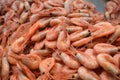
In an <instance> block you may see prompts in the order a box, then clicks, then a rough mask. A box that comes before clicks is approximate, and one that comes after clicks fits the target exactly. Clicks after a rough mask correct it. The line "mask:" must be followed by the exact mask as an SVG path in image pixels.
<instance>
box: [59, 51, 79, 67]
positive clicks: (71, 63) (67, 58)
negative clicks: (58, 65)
mask: <svg viewBox="0 0 120 80" xmlns="http://www.w3.org/2000/svg"><path fill="white" fill-rule="evenodd" d="M59 56H60V58H61V60H62V61H63V62H64V63H65V64H66V65H67V66H68V67H70V68H72V69H77V68H78V67H79V66H80V64H79V62H78V61H77V60H75V59H74V58H73V57H70V56H69V55H68V54H66V53H65V52H61V53H59Z"/></svg>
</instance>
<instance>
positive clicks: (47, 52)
mask: <svg viewBox="0 0 120 80" xmlns="http://www.w3.org/2000/svg"><path fill="white" fill-rule="evenodd" d="M51 53H52V51H51V50H49V49H41V50H33V49H32V50H31V51H30V54H37V55H39V56H49V55H50V54H51Z"/></svg>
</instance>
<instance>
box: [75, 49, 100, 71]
mask: <svg viewBox="0 0 120 80" xmlns="http://www.w3.org/2000/svg"><path fill="white" fill-rule="evenodd" d="M74 51H75V57H76V58H77V59H78V60H79V62H80V63H81V64H82V65H84V66H85V67H86V68H88V69H96V68H98V67H99V64H98V62H97V59H96V56H95V54H94V51H93V49H87V50H86V51H85V52H81V51H77V50H75V49H74Z"/></svg>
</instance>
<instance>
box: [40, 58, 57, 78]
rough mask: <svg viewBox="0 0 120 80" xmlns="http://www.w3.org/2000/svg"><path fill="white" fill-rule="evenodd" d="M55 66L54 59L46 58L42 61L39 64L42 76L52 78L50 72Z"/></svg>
mask: <svg viewBox="0 0 120 80" xmlns="http://www.w3.org/2000/svg"><path fill="white" fill-rule="evenodd" d="M54 64H55V59H54V58H46V59H44V60H42V61H41V62H40V64H39V70H40V73H41V75H42V76H48V77H51V75H50V70H51V69H52V68H53V66H54Z"/></svg>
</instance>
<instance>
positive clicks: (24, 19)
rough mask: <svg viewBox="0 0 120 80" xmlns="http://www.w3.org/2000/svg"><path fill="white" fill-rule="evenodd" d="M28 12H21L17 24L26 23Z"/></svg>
mask: <svg viewBox="0 0 120 80" xmlns="http://www.w3.org/2000/svg"><path fill="white" fill-rule="evenodd" d="M29 14H30V12H29V11H23V12H22V13H21V15H20V20H19V23H21V24H22V23H25V22H26V21H27V18H28V17H29Z"/></svg>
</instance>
